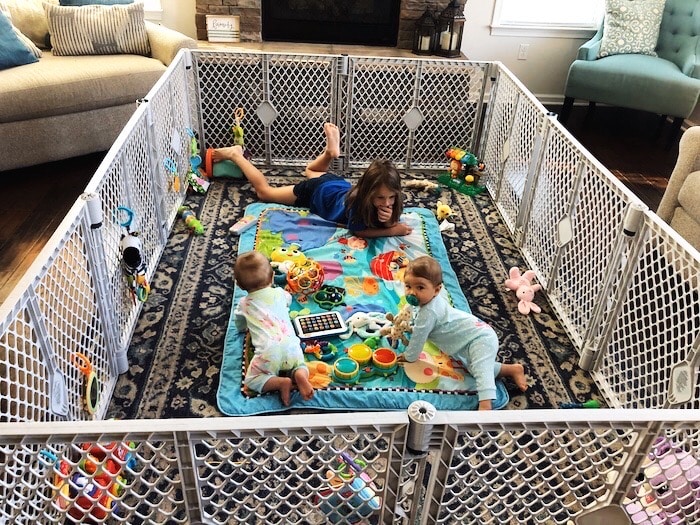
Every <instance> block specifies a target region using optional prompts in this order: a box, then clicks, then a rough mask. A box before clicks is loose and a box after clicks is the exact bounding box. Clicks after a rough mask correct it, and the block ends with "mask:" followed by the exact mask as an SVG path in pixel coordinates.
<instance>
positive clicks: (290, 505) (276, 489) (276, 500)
mask: <svg viewBox="0 0 700 525" xmlns="http://www.w3.org/2000/svg"><path fill="white" fill-rule="evenodd" d="M390 445H391V436H390V435H389V436H386V435H383V434H381V433H371V432H363V433H361V434H360V433H358V434H338V433H335V434H323V433H314V434H313V435H308V436H305V435H279V436H277V435H270V436H267V437H260V436H257V437H256V436H250V437H242V438H237V439H232V438H229V439H224V440H204V441H201V442H198V443H195V445H194V451H195V452H194V453H195V457H196V464H197V475H198V479H199V482H200V487H201V488H200V497H201V499H202V502H203V509H202V510H203V513H204V515H205V516H208V517H209V518H210V519H211V520H212V522H213V523H230V520H231V519H234V520H235V521H236V522H238V523H280V524H281V523H290V524H293V523H296V524H304V523H318V524H321V523H356V522H357V520H358V519H370V520H371V522H372V523H375V522H376V520H377V519H378V518H379V515H380V502H381V497H382V496H383V493H384V483H385V480H386V478H387V474H388V462H389V456H390V450H391V446H390ZM351 462H352V463H354V464H355V465H357V466H359V467H361V469H362V474H361V475H360V474H359V473H358V472H356V471H355V470H353V467H352V466H351V464H352V463H351Z"/></svg>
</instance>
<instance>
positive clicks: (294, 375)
mask: <svg viewBox="0 0 700 525" xmlns="http://www.w3.org/2000/svg"><path fill="white" fill-rule="evenodd" d="M233 273H234V277H235V279H236V284H238V286H240V287H241V288H242V289H243V290H245V291H247V292H248V295H246V296H245V297H243V299H241V301H240V302H239V304H238V306H237V307H236V309H235V310H234V322H235V324H236V328H237V329H238V331H240V332H242V331H244V330H245V329H246V328H247V329H248V331H249V332H250V338H251V342H252V344H253V348H255V355H254V356H253V359H252V360H251V362H250V364H249V365H248V370H247V371H246V375H245V385H246V386H247V387H248V388H249V389H251V390H252V391H254V392H258V393H262V392H273V391H279V394H280V399H281V400H282V403H283V404H284V405H285V406H289V399H290V395H291V391H292V388H293V387H294V385H295V384H296V387H297V388H298V389H299V393H300V394H301V397H302V399H305V400H309V399H311V398H312V397H313V395H314V389H313V386H311V383H309V370H308V368H307V367H306V364H305V362H304V352H303V351H302V349H301V342H300V341H299V338H298V337H297V335H296V333H295V332H294V328H293V327H292V323H291V321H290V319H289V305H290V304H291V302H292V296H291V295H289V293H288V292H287V291H286V290H283V289H282V288H275V287H273V286H272V281H273V278H274V271H273V270H272V266H270V261H268V260H267V257H265V256H264V255H263V254H262V253H260V252H256V251H251V252H247V253H244V254H242V255H241V256H239V257H238V259H237V260H236V264H235V265H234V268H233ZM281 372H287V374H285V375H282V376H281V375H280V373H281ZM287 376H288V377H287Z"/></svg>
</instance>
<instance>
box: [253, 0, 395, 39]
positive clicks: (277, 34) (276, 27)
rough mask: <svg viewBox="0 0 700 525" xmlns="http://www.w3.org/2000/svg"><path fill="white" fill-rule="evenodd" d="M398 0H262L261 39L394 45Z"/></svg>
mask: <svg viewBox="0 0 700 525" xmlns="http://www.w3.org/2000/svg"><path fill="white" fill-rule="evenodd" d="M400 8H401V0H356V1H347V0H262V39H263V40H265V41H282V42H311V43H321V44H362V45H370V46H372V45H374V46H389V47H394V46H396V43H397V38H398V31H399V11H400Z"/></svg>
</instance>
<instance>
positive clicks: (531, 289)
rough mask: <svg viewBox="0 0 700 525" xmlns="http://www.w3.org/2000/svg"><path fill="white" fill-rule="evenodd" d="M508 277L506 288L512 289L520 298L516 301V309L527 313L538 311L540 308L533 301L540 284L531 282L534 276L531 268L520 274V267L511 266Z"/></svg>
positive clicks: (540, 287) (524, 313) (540, 286)
mask: <svg viewBox="0 0 700 525" xmlns="http://www.w3.org/2000/svg"><path fill="white" fill-rule="evenodd" d="M508 275H509V279H506V288H508V289H509V290H513V291H514V292H515V296H516V297H517V298H518V299H520V301H519V302H518V311H519V312H520V313H521V314H523V315H527V314H529V313H530V312H535V313H536V314H537V313H540V312H541V311H542V309H541V308H540V307H539V306H537V305H536V304H535V303H534V302H532V301H533V299H534V298H535V292H537V291H538V290H541V289H542V285H540V284H532V280H533V279H534V278H535V272H534V271H532V270H526V271H525V273H523V274H522V275H521V274H520V269H518V268H517V267H515V266H514V267H512V268H511V269H510V271H509V272H508Z"/></svg>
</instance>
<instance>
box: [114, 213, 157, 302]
mask: <svg viewBox="0 0 700 525" xmlns="http://www.w3.org/2000/svg"><path fill="white" fill-rule="evenodd" d="M117 210H118V211H122V212H124V213H126V215H127V218H126V219H125V220H124V221H123V222H121V223H120V224H121V226H122V227H124V228H125V229H126V233H123V234H122V237H121V241H120V242H119V249H120V251H121V254H122V268H123V270H124V275H125V276H126V281H127V283H128V285H129V292H130V293H131V299H132V301H133V303H134V304H136V300H137V299H138V300H139V301H141V302H142V303H145V302H146V299H148V294H149V293H150V291H151V286H150V285H149V284H148V280H147V278H146V260H145V257H144V255H143V243H142V242H141V237H139V234H138V232H132V231H131V223H132V221H133V220H134V212H133V211H131V209H130V208H127V207H126V206H119V207H118V208H117Z"/></svg>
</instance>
